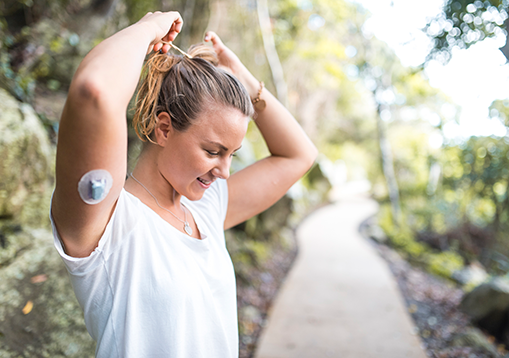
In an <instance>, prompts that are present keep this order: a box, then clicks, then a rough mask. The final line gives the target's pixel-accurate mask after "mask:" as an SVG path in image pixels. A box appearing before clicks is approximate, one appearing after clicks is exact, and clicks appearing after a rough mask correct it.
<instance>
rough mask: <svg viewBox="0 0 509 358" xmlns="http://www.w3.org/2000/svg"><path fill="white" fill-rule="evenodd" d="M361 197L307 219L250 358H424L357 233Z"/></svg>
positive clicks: (388, 279) (364, 204)
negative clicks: (292, 263) (253, 353)
mask: <svg viewBox="0 0 509 358" xmlns="http://www.w3.org/2000/svg"><path fill="white" fill-rule="evenodd" d="M376 210H377V204H376V203H375V202H374V201H372V200H370V199H368V198H367V197H365V196H363V195H362V194H359V195H354V196H350V198H346V199H342V200H340V201H338V202H337V203H335V204H332V205H329V206H326V207H324V208H322V209H319V210H317V211H315V212H314V213H313V214H312V215H310V216H309V217H308V218H307V219H306V220H304V221H303V223H302V224H301V226H300V227H299V230H298V232H297V236H298V241H299V255H298V256H297V259H296V261H295V263H294V266H293V267H292V269H291V271H290V273H289V275H288V276H287V278H286V281H285V282H284V283H283V286H282V287H281V290H280V291H279V295H278V297H277V298H276V300H275V302H274V305H273V307H272V310H271V313H270V316H269V322H268V325H267V327H266V328H265V330H264V332H263V334H262V337H261V339H260V340H259V345H258V349H257V352H256V354H255V357H256V358H287V357H295V358H297V357H305V358H321V357H341V358H375V357H376V358H425V357H426V354H425V353H424V351H423V349H422V348H421V347H420V341H419V337H418V336H417V335H415V334H414V333H413V332H414V325H413V323H412V320H411V317H410V316H409V314H408V313H407V310H406V308H405V305H404V301H403V298H402V296H401V294H400V293H399V289H398V286H397V283H396V282H395V280H394V278H393V276H392V274H391V272H390V271H389V268H388V266H387V264H386V263H385V261H383V259H382V258H381V257H379V256H378V254H377V253H376V252H375V250H374V249H373V248H372V247H371V246H370V244H369V243H368V242H366V240H365V239H364V238H362V237H361V236H360V234H359V232H358V227H359V224H360V223H361V222H362V221H363V220H364V219H366V218H367V217H369V216H370V215H372V214H374V213H375V212H376Z"/></svg>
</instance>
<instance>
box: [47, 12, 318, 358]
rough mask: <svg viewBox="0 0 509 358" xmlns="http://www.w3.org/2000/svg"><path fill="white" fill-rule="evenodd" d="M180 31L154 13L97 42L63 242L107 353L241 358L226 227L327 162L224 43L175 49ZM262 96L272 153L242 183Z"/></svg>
mask: <svg viewBox="0 0 509 358" xmlns="http://www.w3.org/2000/svg"><path fill="white" fill-rule="evenodd" d="M182 25H183V22H182V18H181V17H180V15H179V14H178V13H177V12H166V13H161V12H155V13H148V14H147V15H146V16H144V17H143V18H142V19H141V20H140V21H139V22H137V23H136V24H134V25H132V26H130V27H128V28H126V29H124V30H122V31H120V32H118V33H116V34H115V35H113V36H111V37H110V38H108V39H106V40H104V41H103V42H102V43H100V44H99V45H97V46H96V47H95V48H94V49H92V51H90V53H89V54H88V55H87V56H86V57H85V59H84V60H83V61H82V63H81V64H80V66H79V68H78V70H77V71H76V74H75V75H74V78H73V81H72V83H71V86H70V89H69V95H68V98H67V102H66V105H65V108H64V111H63V114H62V119H61V123H60V130H59V138H58V149H57V164H56V188H55V192H54V194H53V199H52V207H51V218H52V223H53V229H54V235H55V246H56V247H57V250H58V252H59V253H60V255H61V257H62V259H63V261H64V263H65V264H66V266H67V268H68V271H69V273H70V277H71V282H72V284H73V288H74V291H75V293H76V296H77V298H78V301H79V302H80V305H81V307H82V308H83V310H84V315H85V323H86V325H87V329H88V331H89V333H90V334H91V335H92V337H93V338H94V339H95V340H96V341H97V348H96V356H97V357H108V358H111V357H182V358H184V357H185V358H187V357H217V358H224V357H237V356H238V332H237V315H236V295H235V277H234V272H233V266H232V264H231V260H230V257H229V255H228V253H227V251H226V248H225V243H224V232H223V231H224V230H225V229H228V228H230V227H233V226H235V225H237V224H239V223H241V222H243V221H245V220H246V219H248V218H250V217H252V216H253V215H256V214H258V213H260V212H261V211H263V210H265V209H266V208H268V207H269V206H270V205H272V204H273V203H275V202H276V201H277V200H278V199H279V198H280V197H281V196H282V195H284V193H285V192H286V191H287V190H288V188H289V187H290V186H291V185H292V184H293V183H295V182H296V181H297V180H298V179H299V178H300V177H301V176H302V175H303V174H304V173H305V172H306V171H307V170H308V169H309V168H310V166H311V165H312V163H313V161H314V159H315V157H316V155H317V150H316V148H315V147H314V146H313V144H312V143H311V141H310V140H309V139H308V138H307V136H306V135H305V134H304V132H303V131H302V129H301V128H300V127H299V125H298V124H297V122H296V121H295V119H294V118H293V117H292V115H291V114H290V113H289V112H288V111H287V110H286V109H285V108H284V107H283V106H282V105H281V104H280V103H279V102H278V101H277V100H276V99H275V98H274V97H273V96H272V95H271V94H270V93H269V92H268V91H267V90H266V89H264V88H263V86H262V85H261V83H260V82H259V81H258V80H256V79H255V78H254V77H253V76H252V75H251V74H250V73H249V71H248V70H247V69H246V68H245V67H244V66H243V65H242V63H241V62H240V60H239V59H238V58H237V56H236V55H235V54H234V53H233V52H232V51H231V50H229V49H228V48H227V47H225V46H224V45H223V43H222V42H221V40H220V39H219V37H218V36H217V35H216V34H214V33H213V32H208V33H207V34H206V36H205V41H206V42H212V45H213V46H212V48H210V47H208V46H204V45H198V46H194V47H192V48H191V49H190V50H189V53H188V54H184V55H171V54H169V53H168V51H169V50H170V46H172V44H171V42H172V41H173V40H174V39H175V37H176V36H177V34H178V33H179V32H180V31H181V29H182ZM207 48H208V49H207ZM152 51H153V53H152V55H151V58H150V60H149V61H148V66H149V67H148V69H147V71H148V73H147V76H146V77H145V78H144V79H143V80H142V81H143V82H142V85H141V89H140V93H139V98H138V101H137V107H136V115H135V119H134V126H135V128H136V130H137V133H138V134H139V135H140V138H142V140H145V141H146V143H145V145H144V148H143V151H142V154H141V155H140V158H139V160H138V163H137V165H136V167H135V169H134V171H133V173H132V174H131V175H130V176H129V177H128V178H127V180H126V179H125V178H126V170H127V168H126V157H127V126H126V118H125V114H126V109H127V106H128V103H129V100H130V98H131V97H132V95H133V93H134V91H135V89H136V86H137V83H138V80H139V78H140V74H141V71H142V65H143V62H144V58H145V55H146V54H147V53H150V52H152ZM214 65H218V67H216V66H214ZM251 102H255V103H256V106H255V108H256V114H254V117H255V118H256V125H257V126H258V128H259V130H260V132H261V133H262V135H263V137H264V139H265V141H266V143H267V145H268V148H269V150H270V153H271V155H270V156H269V157H268V158H265V159H263V160H260V161H258V162H257V163H255V164H253V165H251V166H249V167H247V168H245V169H244V170H242V171H239V172H238V173H235V174H233V175H231V176H230V173H229V168H230V163H231V157H232V156H233V154H234V153H235V151H236V150H238V149H239V148H240V146H241V143H242V140H243V138H244V136H245V134H246V130H247V124H248V117H249V116H251V115H252V114H253V106H252V104H251ZM263 104H265V106H264V105H263Z"/></svg>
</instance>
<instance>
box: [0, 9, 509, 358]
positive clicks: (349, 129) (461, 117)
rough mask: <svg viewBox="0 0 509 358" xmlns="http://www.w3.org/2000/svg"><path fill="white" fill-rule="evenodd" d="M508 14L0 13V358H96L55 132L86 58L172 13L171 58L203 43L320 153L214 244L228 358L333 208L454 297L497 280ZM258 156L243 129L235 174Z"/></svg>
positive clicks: (507, 251)
mask: <svg viewBox="0 0 509 358" xmlns="http://www.w3.org/2000/svg"><path fill="white" fill-rule="evenodd" d="M507 6H508V4H507V1H506V0H503V1H496V0H489V1H469V0H446V1H443V0H430V1H426V2H423V1H418V0H393V1H389V0H359V1H353V0H352V1H347V0H277V1H270V2H267V1H266V0H237V1H234V0H187V1H186V0H175V1H170V0H3V1H2V2H0V133H1V135H0V178H1V179H0V356H2V357H43V356H44V357H86V356H90V357H92V356H93V354H94V349H95V346H94V343H93V342H92V340H91V338H90V337H89V335H88V333H87V332H86V328H85V326H84V322H83V318H82V317H83V316H82V312H81V310H80V308H79V306H78V304H77V301H76V299H75V296H74V294H73V292H72V289H71V286H70V284H69V280H68V278H67V276H66V271H65V268H64V266H63V264H62V263H61V262H60V259H59V257H58V255H57V253H56V251H55V249H54V248H53V243H52V240H53V239H52V234H51V232H50V228H49V220H48V212H49V204H50V199H51V193H52V189H53V185H54V160H55V148H56V136H57V133H58V123H59V117H60V114H61V110H62V108H63V105H64V103H65V99H66V92H67V90H68V88H69V84H70V81H71V79H72V76H73V73H74V71H75V69H76V68H77V66H78V64H79V63H80V61H81V60H82V59H83V57H84V56H85V55H86V54H87V52H88V51H89V50H90V49H91V48H92V47H93V46H94V45H96V44H98V43H99V42H100V41H101V40H103V39H105V38H106V37H108V36H110V35H112V34H113V33H115V32H116V31H118V30H119V29H122V28H124V27H126V26H128V25H130V24H132V23H134V22H136V21H137V20H139V19H140V18H141V17H142V16H143V15H144V14H145V13H146V12H148V11H155V10H162V11H168V10H177V11H179V12H180V13H181V14H182V16H183V18H184V24H185V25H184V30H183V32H182V33H181V34H180V35H179V36H178V38H177V40H176V41H175V43H176V45H177V46H179V47H181V48H183V49H186V48H187V47H188V46H190V45H191V44H194V43H197V42H200V41H201V40H202V37H203V35H204V33H205V31H206V30H213V31H216V32H217V33H218V34H219V35H220V36H221V38H222V39H223V42H224V43H225V44H226V45H227V46H229V47H230V48H231V49H232V50H233V51H234V52H235V53H237V54H238V56H239V57H240V58H241V60H242V61H243V62H244V63H245V64H246V66H247V67H248V68H249V69H250V70H251V72H252V73H253V74H254V75H255V76H256V77H257V78H259V79H260V80H263V81H264V82H265V84H266V87H267V88H268V89H269V90H270V91H271V92H272V93H274V94H275V95H277V97H278V98H279V99H280V101H281V102H283V103H285V104H286V105H287V107H288V108H289V109H290V111H291V112H292V113H293V114H294V116H295V117H296V118H297V120H298V121H299V122H300V124H301V125H302V127H303V128H304V130H305V131H306V132H307V134H308V135H309V136H310V137H311V139H312V140H313V141H314V143H315V144H316V145H317V147H318V148H319V150H320V153H321V154H320V157H319V159H318V160H317V163H316V165H315V166H314V167H313V168H312V169H311V170H310V172H309V173H308V174H307V175H306V177H305V178H303V179H302V180H301V181H300V182H299V183H297V184H296V185H295V186H294V187H292V189H291V190H290V191H289V192H288V194H287V195H286V196H285V197H284V198H283V199H281V200H280V201H279V202H278V203H277V204H276V205H275V206H274V207H272V208H270V209H269V210H268V211H267V212H265V213H262V214H260V215H258V216H256V217H254V218H252V219H250V220H249V221H247V222H246V223H244V224H242V225H239V226H238V227H235V228H233V229H231V230H229V231H228V232H227V246H228V249H229V251H230V254H231V256H232V260H233V262H234V265H235V269H236V275H237V286H238V287H237V288H238V301H239V320H240V322H239V330H240V338H241V339H240V342H241V357H251V356H252V354H253V352H254V350H255V347H256V341H257V338H258V336H259V334H260V330H261V329H262V328H263V326H264V324H265V321H266V314H267V310H268V307H269V306H270V303H271V300H272V298H273V297H274V295H275V293H276V291H277V289H278V287H279V285H280V283H281V282H282V280H283V278H284V276H285V274H286V272H287V271H288V269H289V268H290V266H291V263H292V261H293V259H294V258H295V256H296V255H297V252H298V247H297V245H296V241H295V238H294V230H295V227H296V226H297V225H298V223H299V222H300V221H301V220H302V219H303V218H304V217H305V215H307V214H308V213H310V212H311V211H312V210H313V209H315V208H317V207H319V206H322V205H325V204H327V203H328V202H329V201H331V200H334V199H335V198H340V197H341V195H342V193H344V192H345V191H349V192H351V191H359V192H368V193H369V194H370V195H371V196H372V197H373V198H374V199H376V200H377V201H378V202H379V204H380V210H379V213H378V214H377V216H376V217H374V218H371V219H370V221H369V223H368V224H367V227H368V229H367V231H368V232H369V233H368V236H371V237H373V238H376V239H378V240H379V241H380V242H382V243H383V244H384V245H387V246H389V247H391V248H392V249H394V250H396V251H397V252H399V254H400V255H401V256H402V257H403V258H404V259H405V260H407V261H409V262H411V263H412V264H413V265H416V266H417V267H420V268H422V269H423V270H426V271H427V272H430V273H432V274H434V275H437V276H440V277H442V278H443V279H444V280H447V282H450V283H451V284H454V285H456V287H459V288H461V289H462V290H464V292H470V291H472V290H474V289H475V287H477V286H479V285H480V284H481V283H482V282H486V280H487V279H489V278H503V277H505V276H506V275H507V273H508V272H509V240H508V237H507V236H508V234H507V232H508V229H509V205H508V204H509V195H508V190H509V134H508V133H507V126H509V86H508V83H509V82H508V79H509V67H508V66H507V65H506V61H507V59H506V57H505V55H504V53H507V52H506V48H505V47H504V46H505V43H506V36H507V30H506V26H505V23H506V21H507V18H508V14H507ZM499 48H502V50H500V49H499ZM117 60H118V61H123V60H124V59H123V57H122V53H119V54H118V59H117ZM132 114H133V113H132V111H131V110H129V111H128V113H127V119H128V121H130V119H131V118H132ZM129 139H130V140H129V158H128V161H129V166H130V167H132V166H133V163H134V162H135V160H136V158H137V155H138V154H139V151H140V142H139V141H138V140H137V139H136V136H135V134H134V131H132V130H131V131H130V134H129ZM267 153H268V151H267V149H266V147H265V145H264V143H263V139H262V138H261V136H260V135H259V134H258V132H257V131H256V128H255V125H254V123H251V126H250V130H249V132H248V135H247V139H246V141H245V144H244V145H243V147H242V150H241V151H240V152H239V155H238V157H237V158H236V160H235V162H234V163H233V165H232V166H233V170H238V169H240V168H242V167H243V166H246V165H249V164H250V163H252V162H253V161H255V160H256V159H259V158H261V157H263V156H265V155H266V154H267ZM496 289H497V288H495V290H496ZM499 291H500V290H499ZM499 291H497V292H499ZM502 291H504V290H502ZM508 291H509V290H508V289H505V291H504V292H506V294H507V292H508ZM497 297H498V296H497ZM504 297H505V296H504ZM504 300H505V301H504V302H507V304H505V303H504V305H505V306H503V308H501V309H500V310H498V311H496V312H497V315H496V316H497V318H496V320H495V321H496V322H495V323H493V322H491V321H490V322H491V323H489V324H488V325H489V326H490V329H492V331H490V332H491V334H492V336H494V337H496V339H497V342H499V343H502V342H506V341H507V340H508V338H509V333H508V332H509V328H507V322H508V321H509V319H508V318H509V315H508V313H507V309H508V307H509V298H504ZM490 312H491V311H490ZM483 319H484V318H483ZM483 319H481V318H479V319H478V321H482V322H484V321H483ZM482 322H481V323H482ZM491 343H493V339H492V341H491Z"/></svg>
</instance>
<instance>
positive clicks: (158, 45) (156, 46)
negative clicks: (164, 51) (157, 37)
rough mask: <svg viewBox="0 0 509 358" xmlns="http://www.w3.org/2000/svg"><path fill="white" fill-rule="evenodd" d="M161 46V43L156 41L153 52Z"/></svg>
mask: <svg viewBox="0 0 509 358" xmlns="http://www.w3.org/2000/svg"><path fill="white" fill-rule="evenodd" d="M161 47H163V44H162V43H160V42H159V43H157V44H155V45H154V52H157V51H159V50H160V49H161Z"/></svg>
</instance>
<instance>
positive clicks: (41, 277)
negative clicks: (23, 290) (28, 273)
mask: <svg viewBox="0 0 509 358" xmlns="http://www.w3.org/2000/svg"><path fill="white" fill-rule="evenodd" d="M47 279H48V275H44V274H42V275H37V276H34V277H32V278H31V279H30V281H31V282H32V283H39V282H44V281H46V280H47Z"/></svg>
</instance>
